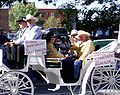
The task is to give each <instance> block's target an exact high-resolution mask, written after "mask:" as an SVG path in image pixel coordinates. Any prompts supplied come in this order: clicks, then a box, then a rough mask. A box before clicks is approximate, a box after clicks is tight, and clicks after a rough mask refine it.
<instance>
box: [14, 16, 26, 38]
mask: <svg viewBox="0 0 120 95" xmlns="http://www.w3.org/2000/svg"><path fill="white" fill-rule="evenodd" d="M16 22H17V23H18V25H19V28H20V29H19V30H18V31H17V32H16V34H15V39H19V38H21V37H22V35H23V34H24V32H25V30H26V29H27V22H26V20H25V17H22V18H21V19H19V20H17V21H16Z"/></svg>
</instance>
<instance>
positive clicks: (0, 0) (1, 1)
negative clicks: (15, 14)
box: [0, 0, 27, 7]
mask: <svg viewBox="0 0 120 95" xmlns="http://www.w3.org/2000/svg"><path fill="white" fill-rule="evenodd" d="M17 1H18V2H23V3H24V4H25V5H26V4H27V0H0V7H4V6H11V5H12V4H13V3H14V2H17Z"/></svg>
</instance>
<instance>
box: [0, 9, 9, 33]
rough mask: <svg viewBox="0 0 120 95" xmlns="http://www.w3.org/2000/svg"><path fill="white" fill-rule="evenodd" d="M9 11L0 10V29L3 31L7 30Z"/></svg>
mask: <svg viewBox="0 0 120 95" xmlns="http://www.w3.org/2000/svg"><path fill="white" fill-rule="evenodd" d="M8 13H9V10H8V9H0V28H2V29H3V30H4V31H8V30H9V15H8Z"/></svg>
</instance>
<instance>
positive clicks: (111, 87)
mask: <svg viewBox="0 0 120 95" xmlns="http://www.w3.org/2000/svg"><path fill="white" fill-rule="evenodd" d="M91 88H92V91H93V93H94V95H106V94H107V95H120V68H118V69H116V66H112V65H111V66H106V67H104V66H100V67H95V68H94V70H93V73H92V76H91Z"/></svg>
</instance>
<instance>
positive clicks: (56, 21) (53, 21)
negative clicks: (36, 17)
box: [43, 16, 61, 28]
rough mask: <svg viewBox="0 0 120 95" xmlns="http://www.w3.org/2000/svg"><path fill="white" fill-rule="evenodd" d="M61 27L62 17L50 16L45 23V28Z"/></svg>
mask: <svg viewBox="0 0 120 95" xmlns="http://www.w3.org/2000/svg"><path fill="white" fill-rule="evenodd" d="M57 27H61V21H60V18H55V17H54V16H50V17H48V20H47V21H46V22H45V24H44V25H43V28H57Z"/></svg>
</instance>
